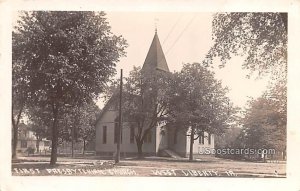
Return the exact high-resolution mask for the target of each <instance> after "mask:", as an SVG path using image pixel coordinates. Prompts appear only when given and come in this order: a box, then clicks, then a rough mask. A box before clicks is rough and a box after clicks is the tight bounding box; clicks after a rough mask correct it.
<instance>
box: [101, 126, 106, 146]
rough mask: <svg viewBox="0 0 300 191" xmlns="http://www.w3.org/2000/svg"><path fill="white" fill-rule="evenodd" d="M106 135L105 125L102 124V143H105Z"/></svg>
mask: <svg viewBox="0 0 300 191" xmlns="http://www.w3.org/2000/svg"><path fill="white" fill-rule="evenodd" d="M106 137H107V126H103V138H102V140H103V144H106V141H107V140H106Z"/></svg>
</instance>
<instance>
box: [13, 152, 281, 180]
mask: <svg viewBox="0 0 300 191" xmlns="http://www.w3.org/2000/svg"><path fill="white" fill-rule="evenodd" d="M12 174H13V175H17V176H58V175H59V176H166V177H175V176H177V177H178V176H179V177H285V176H286V164H285V163H254V162H244V161H234V160H228V159H219V158H211V159H206V160H202V161H193V162H189V161H187V160H182V159H181V160H175V159H171V158H162V157H147V158H145V159H142V160H137V159H129V158H128V159H123V160H121V162H120V163H119V164H116V165H115V164H114V162H113V161H112V160H99V159H95V158H91V159H72V158H66V157H60V158H58V162H57V165H55V166H50V165H49V158H45V157H44V158H43V157H37V158H34V157H23V158H22V159H20V160H19V161H13V163H12Z"/></svg>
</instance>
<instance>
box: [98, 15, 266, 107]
mask: <svg viewBox="0 0 300 191" xmlns="http://www.w3.org/2000/svg"><path fill="white" fill-rule="evenodd" d="M106 13H107V15H106V17H107V20H108V22H109V24H110V26H111V27H112V28H111V31H112V32H113V33H114V34H116V35H122V36H123V37H124V38H125V39H126V40H127V43H128V45H129V46H128V48H127V49H126V52H127V55H126V57H122V58H121V59H120V62H119V63H117V67H116V69H117V75H116V76H115V78H118V77H119V76H120V69H123V75H124V76H128V74H129V72H130V71H131V70H132V69H133V66H142V65H143V63H144V60H145V58H146V55H147V52H148V50H149V48H150V45H151V42H152V39H153V36H154V33H155V28H157V33H158V37H159V39H160V42H161V45H162V48H163V51H164V53H165V57H166V60H167V63H168V66H169V69H170V71H171V72H173V71H180V70H181V68H182V66H183V64H184V63H193V62H199V63H200V62H202V61H203V59H204V58H205V55H206V53H207V52H208V50H209V49H210V47H211V46H212V44H213V41H212V16H213V14H212V13H209V12H204V13H203V12H201V13H200V12H106ZM242 62H243V58H241V57H233V58H232V59H231V60H230V61H229V62H228V64H227V65H226V66H225V68H222V69H219V68H218V67H215V68H214V72H215V73H216V78H217V79H219V80H221V81H222V84H223V86H224V87H225V86H227V87H228V88H229V90H230V92H229V93H228V96H229V97H230V99H231V100H232V102H233V104H234V105H235V106H239V107H244V106H245V105H246V103H247V100H249V98H250V97H253V98H256V97H259V96H260V95H261V94H262V92H263V91H264V90H265V89H266V86H267V83H268V78H262V79H255V78H250V79H248V78H246V75H247V74H249V71H246V70H243V69H242V68H241V65H242ZM219 64H220V62H219V61H218V59H215V62H214V65H215V66H218V65H219ZM97 105H98V106H99V107H100V108H102V107H103V105H104V102H103V100H102V99H99V100H98V102H97Z"/></svg>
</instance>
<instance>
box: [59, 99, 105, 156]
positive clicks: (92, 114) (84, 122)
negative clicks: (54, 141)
mask: <svg viewBox="0 0 300 191" xmlns="http://www.w3.org/2000/svg"><path fill="white" fill-rule="evenodd" d="M99 112H100V110H99V108H98V106H97V105H96V104H95V103H94V102H91V103H86V104H84V105H82V106H80V107H78V106H74V107H71V106H70V107H69V108H67V110H66V111H65V112H64V117H63V119H62V123H63V124H64V129H63V131H61V138H62V139H63V140H65V141H71V142H72V156H74V143H75V142H77V141H79V140H81V141H82V142H83V153H84V152H85V148H86V144H87V142H91V141H94V138H95V122H96V117H97V115H98V114H99Z"/></svg>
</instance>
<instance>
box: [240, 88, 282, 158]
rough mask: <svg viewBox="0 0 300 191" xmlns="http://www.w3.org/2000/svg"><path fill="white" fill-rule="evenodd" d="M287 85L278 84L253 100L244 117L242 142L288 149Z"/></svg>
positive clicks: (253, 145)
mask: <svg viewBox="0 0 300 191" xmlns="http://www.w3.org/2000/svg"><path fill="white" fill-rule="evenodd" d="M286 103H287V102H286V87H285V86H280V83H277V84H276V86H274V87H272V88H270V89H269V90H268V91H266V92H265V93H264V94H263V96H261V97H259V98H258V99H256V100H251V101H250V103H249V108H248V109H247V110H246V115H245V117H244V118H243V125H244V127H243V131H242V135H241V137H242V138H241V140H242V143H243V144H244V145H245V146H246V147H250V148H273V149H276V150H277V152H278V151H279V152H283V153H285V150H286V123H287V113H286Z"/></svg>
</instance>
